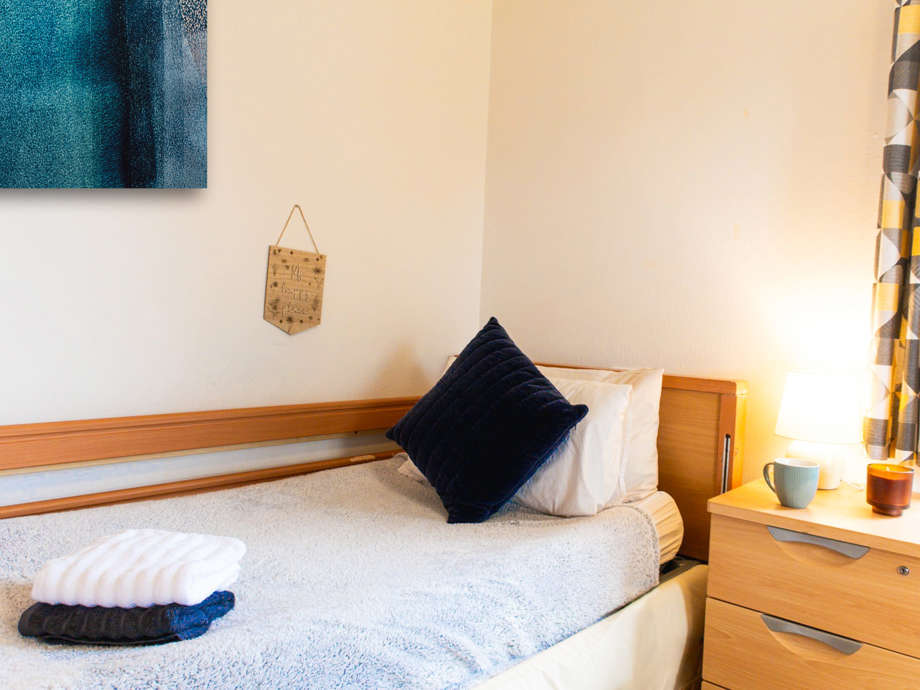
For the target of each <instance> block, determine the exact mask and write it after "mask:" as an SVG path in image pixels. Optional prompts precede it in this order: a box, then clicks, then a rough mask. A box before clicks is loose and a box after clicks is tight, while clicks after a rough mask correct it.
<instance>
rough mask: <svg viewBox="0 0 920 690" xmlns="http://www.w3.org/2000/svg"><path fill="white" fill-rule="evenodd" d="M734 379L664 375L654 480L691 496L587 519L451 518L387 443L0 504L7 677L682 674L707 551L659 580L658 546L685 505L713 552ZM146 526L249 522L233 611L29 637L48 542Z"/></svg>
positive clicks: (1, 632)
mask: <svg viewBox="0 0 920 690" xmlns="http://www.w3.org/2000/svg"><path fill="white" fill-rule="evenodd" d="M739 392H740V391H739V388H738V387H737V386H736V385H735V384H734V383H731V382H714V381H709V380H702V379H683V378H677V377H665V388H664V392H663V395H662V407H661V426H660V432H659V452H660V457H661V460H660V467H659V470H660V477H661V478H660V486H661V487H662V488H663V489H666V490H667V491H668V493H670V494H672V495H673V496H674V499H675V500H676V505H677V506H678V507H679V508H680V512H679V514H678V513H677V512H676V511H675V510H674V507H673V506H674V505H675V504H674V501H672V500H670V499H669V498H668V497H666V495H665V494H662V493H659V494H656V495H654V496H652V497H650V498H649V499H646V500H645V501H644V502H643V503H641V504H631V505H624V506H617V507H614V508H611V509H608V510H606V511H603V512H602V513H600V514H598V515H597V516H593V517H590V518H567V519H566V518H554V517H549V516H546V515H542V514H538V513H535V512H532V511H528V510H526V509H523V508H520V507H517V506H509V507H506V508H505V509H503V510H502V511H501V512H500V513H499V514H498V515H496V516H495V517H493V518H492V519H491V520H489V521H488V522H486V523H482V524H478V525H448V524H446V523H445V522H444V516H443V508H442V506H441V505H440V503H439V501H438V499H437V497H436V495H435V494H434V493H433V491H432V490H431V489H430V487H425V486H423V485H421V484H418V483H417V482H414V481H413V480H411V479H408V478H406V477H403V476H402V475H400V474H399V473H398V472H397V471H396V465H397V464H398V461H397V460H384V461H382V462H375V463H371V464H363V465H358V466H354V467H346V468H343V469H336V470H333V471H329V472H322V473H317V474H311V475H306V476H298V477H292V478H288V479H284V480H281V481H275V482H271V483H261V484H254V485H251V486H245V487H242V488H236V489H232V490H227V491H219V492H210V493H203V494H193V495H188V496H177V497H172V498H169V499H166V500H159V501H145V502H132V503H125V504H122V505H115V506H107V507H101V508H95V509H89V510H78V511H71V512H58V513H49V514H41V515H31V516H25V517H18V518H15V519H10V520H5V521H0V543H2V544H3V550H2V552H0V656H2V658H3V660H4V664H3V665H2V667H0V686H3V687H10V688H15V687H45V686H55V687H81V688H82V687H190V686H195V687H207V686H210V687H282V686H283V687H304V688H313V687H315V688H338V687H343V688H345V687H347V688H352V687H368V688H371V687H373V688H384V687H421V688H428V687H431V688H441V687H456V688H465V687H475V686H477V685H480V684H483V683H485V685H483V687H487V688H493V689H494V688H503V687H507V688H513V687H521V688H523V687H528V688H534V687H585V688H588V687H683V686H685V685H687V684H689V683H691V682H693V680H694V677H695V676H696V672H697V667H698V659H699V641H700V640H701V638H702V603H703V600H704V598H703V597H704V589H705V567H703V566H696V567H693V565H694V564H689V563H681V564H680V565H678V566H677V567H674V568H672V572H670V573H668V574H666V575H665V576H664V579H665V581H664V582H663V583H662V584H661V585H659V586H656V585H658V583H659V561H660V558H661V553H662V551H667V550H668V549H670V550H673V546H674V543H675V541H676V540H677V534H678V533H679V532H680V524H681V521H680V520H678V519H677V515H682V516H683V520H682V523H683V526H684V531H685V539H684V542H683V543H684V547H683V548H682V553H684V554H686V555H689V556H694V557H697V558H700V557H703V558H705V546H706V539H707V536H708V535H707V534H706V532H707V530H708V524H707V522H706V520H705V500H706V498H708V497H709V496H711V495H715V494H716V493H718V492H719V491H720V490H721V489H723V488H724V487H725V486H726V485H727V484H731V482H732V477H733V476H734V475H735V473H736V472H737V471H738V470H739V469H740V462H739V458H738V451H739V449H740V444H738V441H739V440H740V435H739V429H740V423H741V421H742V419H743V417H742V416H741V415H738V414H736V412H737V410H738V404H739V400H742V399H743V396H742V395H739ZM729 409H730V411H731V413H732V414H731V415H730V417H731V419H730V420H728V419H726V418H725V416H726V415H727V412H728V411H729ZM733 441H734V443H735V445H734V447H732V442H733ZM681 464H683V466H681ZM18 510H19V511H20V512H25V511H24V510H23V509H22V508H21V507H20V508H19V509H18ZM28 512H47V511H44V510H39V511H28ZM138 525H143V526H145V527H160V528H164V529H178V530H186V531H188V530H191V531H202V532H211V533H216V534H227V535H231V536H238V537H240V538H241V539H243V540H244V541H245V542H246V543H247V545H248V546H249V553H248V555H247V556H246V558H245V559H244V562H243V575H242V577H241V579H240V581H239V582H238V583H237V585H236V586H235V587H234V591H235V592H236V594H237V596H238V606H237V609H236V610H235V611H233V612H231V613H230V614H228V616H227V617H225V618H224V619H221V620H220V621H218V622H217V623H216V624H215V625H214V627H213V629H212V630H211V631H210V632H209V633H208V634H206V635H205V636H204V637H202V638H199V639H197V640H193V641H189V642H185V643H181V644H172V645H166V646H164V647H150V648H124V649H100V648H67V647H61V648H55V647H47V646H43V645H41V644H39V643H36V642H33V641H30V640H25V639H23V638H20V637H19V636H18V634H17V633H16V631H15V623H16V619H17V617H18V615H19V613H20V612H21V611H22V610H23V609H24V608H25V607H26V606H27V605H28V603H29V586H28V583H29V581H30V579H31V577H32V576H33V575H34V573H35V572H36V571H37V569H38V568H39V567H40V566H41V564H42V563H43V562H44V561H45V560H46V559H47V558H50V557H53V556H56V555H60V554H62V553H67V552H69V551H72V550H74V549H75V548H77V547H79V546H81V545H82V544H85V543H86V542H87V541H90V540H92V539H95V538H97V537H98V536H101V535H104V534H108V533H111V532H114V531H117V530H118V529H123V528H128V527H134V526H138ZM612 554H615V556H614V557H611V555H612ZM612 612H614V613H612ZM611 613H612V615H610V614H611ZM586 669H590V670H586Z"/></svg>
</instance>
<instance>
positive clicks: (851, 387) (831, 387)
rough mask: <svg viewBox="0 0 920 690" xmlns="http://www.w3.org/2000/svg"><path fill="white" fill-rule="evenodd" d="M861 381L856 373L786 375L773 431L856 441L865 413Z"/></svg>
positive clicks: (818, 439)
mask: <svg viewBox="0 0 920 690" xmlns="http://www.w3.org/2000/svg"><path fill="white" fill-rule="evenodd" d="M861 383H862V382H861V381H860V377H858V376H829V375H823V374H813V373H803V372H794V373H791V374H789V375H788V376H786V387H785V388H784V389H783V401H782V404H781V405H780V408H779V416H778V417H777V419H776V433H777V434H778V435H779V436H785V437H786V438H792V439H796V440H799V441H812V442H815V443H859V442H860V441H862V420H863V413H864V412H865V410H864V409H863V395H862V388H863V387H862V385H861Z"/></svg>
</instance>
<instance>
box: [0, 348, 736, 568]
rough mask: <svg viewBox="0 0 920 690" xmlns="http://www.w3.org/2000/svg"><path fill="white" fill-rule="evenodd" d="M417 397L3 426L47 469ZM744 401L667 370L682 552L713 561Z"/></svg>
mask: <svg viewBox="0 0 920 690" xmlns="http://www.w3.org/2000/svg"><path fill="white" fill-rule="evenodd" d="M553 366H568V365H553ZM570 368H577V367H570ZM417 399H418V398H415V397H404V398H384V399H375V400H351V401H346V402H332V403H312V404H306V405H280V406H271V407H255V408H243V409H233V410H212V411H206V412H188V413H178V414H164V415H145V416H138V417H116V418H109V419H90V420H82V421H67V422H48V423H40V424H18V425H12V426H0V472H23V471H39V470H43V469H55V468H61V467H67V466H74V465H75V464H76V463H83V464H85V463H101V462H106V461H118V462H123V461H125V460H130V459H138V458H149V457H151V456H161V455H165V454H173V453H187V452H204V451H206V450H214V449H218V448H220V449H224V448H228V447H241V446H253V445H264V444H267V443H278V442H285V441H293V440H305V439H310V438H314V437H317V436H328V435H330V434H332V435H335V434H350V433H353V432H359V431H372V430H377V429H384V428H387V427H389V426H391V425H393V424H395V423H396V421H398V420H399V419H400V417H402V415H403V414H405V413H406V412H407V411H408V410H409V408H410V407H411V406H412V405H413V404H414V403H415V401H416V400H417ZM744 402H745V388H744V386H743V384H739V383H736V382H734V381H718V380H713V379H699V378H688V377H682V376H665V377H664V387H663V389H662V393H661V416H660V424H659V433H658V453H659V487H660V488H661V489H662V490H663V491H667V492H668V493H669V494H671V495H672V496H673V497H674V500H675V501H676V502H677V505H678V507H679V508H680V512H681V515H682V516H683V519H684V543H683V546H682V547H681V550H680V552H681V553H682V554H684V555H686V556H690V557H693V558H699V559H701V560H706V557H707V554H708V547H709V515H708V513H707V512H706V500H707V499H709V498H710V497H712V496H716V495H718V494H719V493H722V492H723V491H725V490H726V489H728V488H732V487H734V486H736V485H737V484H739V483H740V480H741V452H742V445H743V443H742V442H743V427H744ZM391 455H392V451H389V452H380V453H374V454H369V455H361V456H358V457H348V458H332V459H329V460H322V461H318V462H309V463H303V464H299V465H288V466H284V467H277V468H271V469H260V470H252V471H248V472H235V473H232V474H222V475H218V476H214V477H202V478H198V479H189V480H185V481H177V482H170V483H168V484H156V485H153V486H140V487H136V488H131V489H120V490H116V491H106V492H103V493H96V494H88V495H82V496H71V497H66V498H57V499H52V500H46V501H35V502H32V503H20V504H17V505H10V506H3V505H0V518H8V517H15V516H20V515H31V514H36V513H47V512H53V511H58V510H69V509H73V508H83V507H87V506H93V505H102V504H107V503H117V502H120V501H128V500H137V499H143V498H154V497H163V496H171V495H176V494H180V493H187V492H191V491H202V490H207V489H215V488H220V487H228V486H240V485H242V484H248V483H251V482H256V481H265V480H269V479H279V478H281V477H289V476H292V475H296V474H304V473H307V472H315V471H317V470H323V469H328V468H332V467H341V466H343V465H349V464H354V463H355V462H369V461H373V460H378V459H382V458H385V457H390V456H391Z"/></svg>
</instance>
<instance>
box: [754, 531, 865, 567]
mask: <svg viewBox="0 0 920 690" xmlns="http://www.w3.org/2000/svg"><path fill="white" fill-rule="evenodd" d="M767 529H768V530H769V531H770V534H771V535H773V538H774V539H776V541H795V542H801V543H802V544H814V545H816V546H823V547H824V548H825V549H830V550H831V551H836V552H837V553H840V554H843V555H844V556H846V557H847V558H852V559H854V560H855V559H857V558H862V557H863V556H865V555H866V554H867V553H869V547H868V546H862V545H860V544H851V543H850V542H848V541H838V540H837V539H828V538H827V537H816V536H815V535H814V534H805V533H804V532H795V531H793V530H791V529H783V528H782V527H770V526H769V525H768V526H767Z"/></svg>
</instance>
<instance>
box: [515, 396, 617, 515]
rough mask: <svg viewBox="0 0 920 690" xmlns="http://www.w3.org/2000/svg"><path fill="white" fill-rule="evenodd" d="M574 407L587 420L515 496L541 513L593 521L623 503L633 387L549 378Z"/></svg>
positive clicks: (584, 420) (517, 499) (583, 421)
mask: <svg viewBox="0 0 920 690" xmlns="http://www.w3.org/2000/svg"><path fill="white" fill-rule="evenodd" d="M550 381H551V382H552V384H553V385H554V386H556V388H558V389H559V392H560V393H562V395H564V396H565V398H566V400H568V401H569V402H570V403H572V404H573V405H577V404H584V405H587V406H588V414H587V415H585V417H584V419H582V420H581V421H580V422H579V423H578V425H577V426H576V427H575V428H574V429H572V431H571V433H570V434H569V437H568V439H567V440H566V441H565V442H564V443H562V444H561V445H560V446H559V447H558V448H557V449H556V450H555V451H554V452H553V454H552V455H551V456H550V457H549V458H548V459H547V461H546V462H545V463H544V464H543V465H541V466H540V469H538V470H537V471H536V473H535V474H534V475H533V476H532V477H531V478H530V479H529V480H527V482H526V483H525V484H524V486H522V487H521V488H520V489H519V490H518V492H517V493H516V494H515V495H514V500H515V501H516V502H518V503H520V504H521V505H523V506H527V507H528V508H532V509H534V510H538V511H540V512H541V513H548V514H550V515H560V516H563V517H572V516H576V515H594V514H596V513H597V512H598V511H601V510H603V509H604V508H608V507H609V506H611V505H614V504H615V503H620V502H622V499H623V493H624V492H623V472H622V464H623V457H624V450H625V448H626V433H625V430H626V415H627V410H628V408H629V399H630V391H631V386H629V385H620V384H613V383H606V382H604V381H578V380H575V379H564V378H550Z"/></svg>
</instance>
